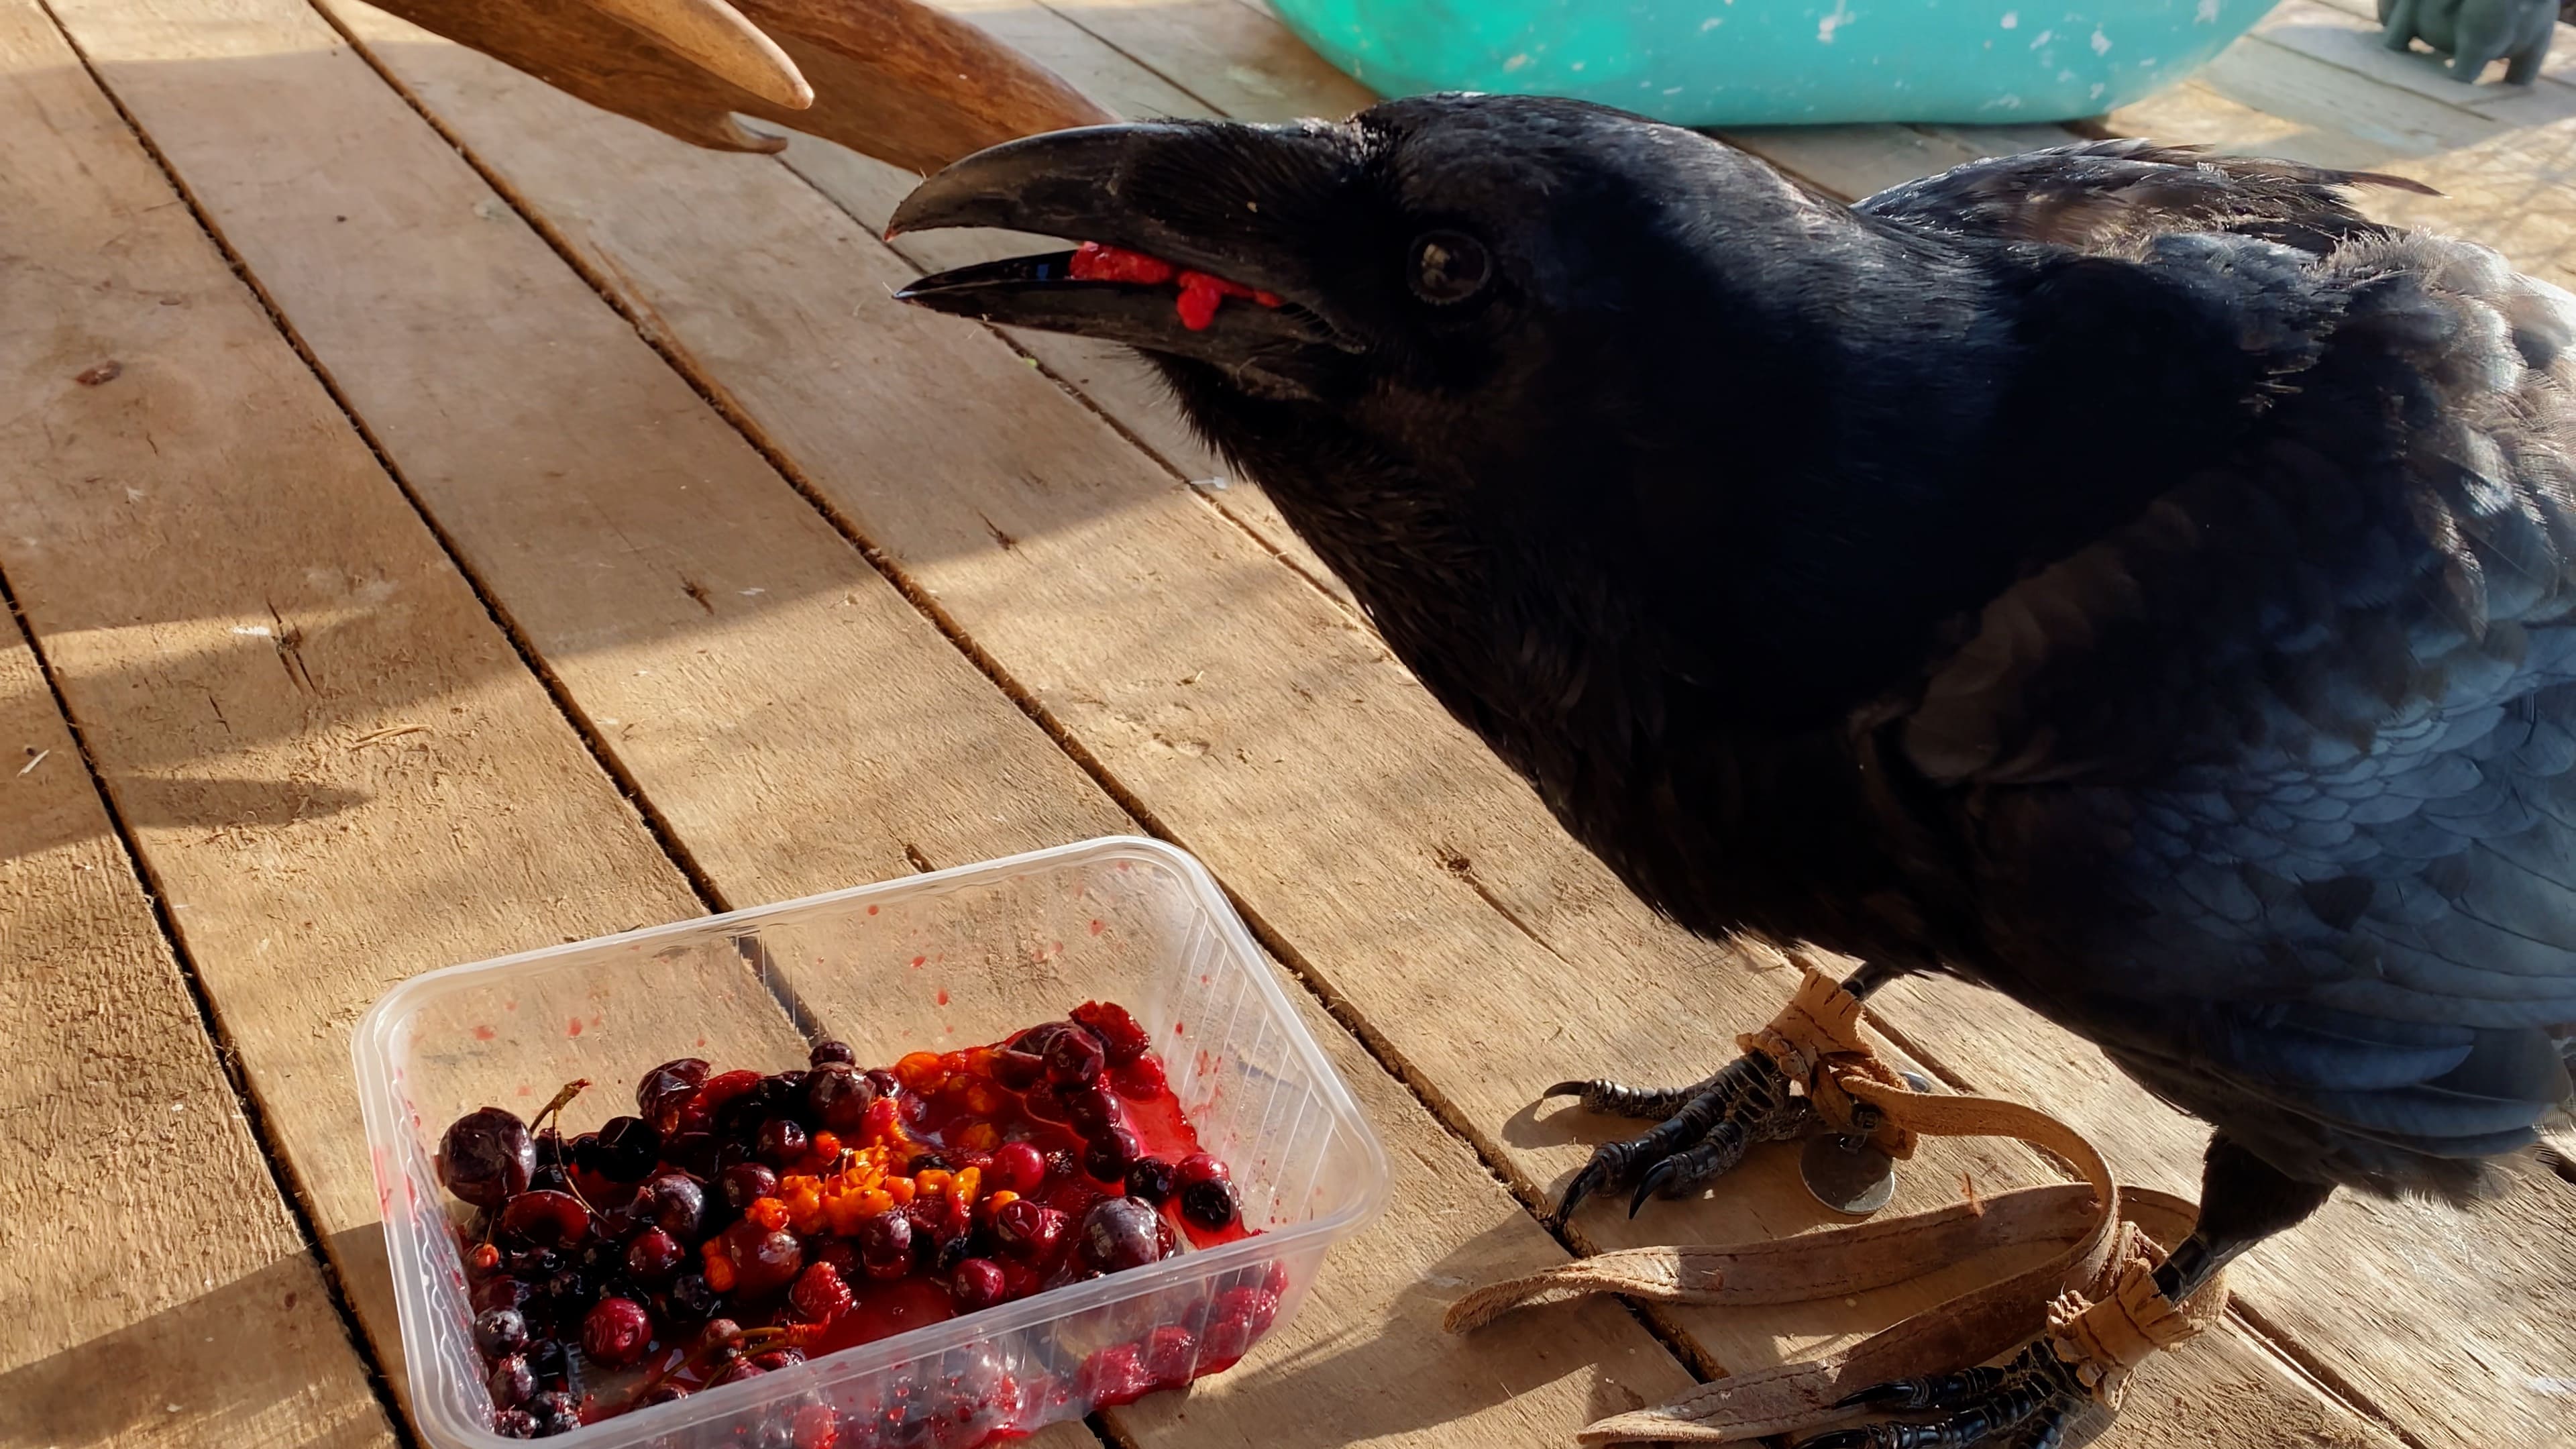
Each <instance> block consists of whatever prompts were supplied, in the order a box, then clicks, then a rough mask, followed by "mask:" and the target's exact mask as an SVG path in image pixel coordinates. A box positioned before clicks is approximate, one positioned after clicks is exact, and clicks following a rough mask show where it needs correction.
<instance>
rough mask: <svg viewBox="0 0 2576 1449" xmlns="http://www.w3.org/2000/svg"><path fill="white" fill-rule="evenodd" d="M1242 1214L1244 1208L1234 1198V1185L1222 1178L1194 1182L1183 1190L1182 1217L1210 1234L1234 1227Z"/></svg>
mask: <svg viewBox="0 0 2576 1449" xmlns="http://www.w3.org/2000/svg"><path fill="white" fill-rule="evenodd" d="M1241 1213H1242V1208H1241V1206H1240V1205H1239V1204H1238V1203H1237V1202H1236V1201H1235V1197H1234V1184H1233V1183H1230V1182H1228V1181H1226V1180H1225V1179H1224V1178H1222V1177H1212V1178H1209V1179H1208V1180H1207V1181H1205V1182H1194V1183H1191V1184H1190V1185H1189V1186H1187V1187H1185V1188H1182V1189H1181V1216H1182V1217H1183V1218H1185V1219H1187V1220H1188V1221H1189V1222H1191V1223H1192V1224H1194V1225H1196V1226H1198V1227H1202V1228H1205V1229H1207V1230H1208V1231H1210V1232H1215V1231H1217V1230H1218V1229H1220V1228H1230V1227H1232V1226H1234V1220H1235V1219H1236V1218H1237V1217H1238V1216H1240V1215H1241Z"/></svg>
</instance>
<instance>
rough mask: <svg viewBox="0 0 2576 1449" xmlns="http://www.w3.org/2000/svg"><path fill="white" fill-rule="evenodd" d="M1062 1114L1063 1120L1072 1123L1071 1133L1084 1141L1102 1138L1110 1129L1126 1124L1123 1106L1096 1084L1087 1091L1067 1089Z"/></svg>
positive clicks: (1101, 1085)
mask: <svg viewBox="0 0 2576 1449" xmlns="http://www.w3.org/2000/svg"><path fill="white" fill-rule="evenodd" d="M1064 1110H1065V1115H1066V1117H1068V1118H1069V1119H1071V1120H1072V1122H1073V1130H1074V1131H1076V1132H1079V1133H1081V1134H1082V1135H1083V1136H1085V1137H1099V1136H1102V1135H1103V1134H1105V1133H1107V1132H1108V1131H1109V1129H1110V1128H1112V1127H1117V1126H1122V1125H1124V1124H1125V1122H1126V1120H1127V1108H1126V1105H1125V1104H1124V1103H1121V1102H1120V1101H1119V1100H1118V1096H1117V1094H1116V1093H1114V1092H1112V1091H1110V1090H1109V1088H1108V1087H1107V1086H1105V1085H1103V1084H1101V1083H1099V1082H1094V1083H1092V1084H1091V1085H1090V1086H1087V1087H1070V1088H1067V1089H1066V1090H1065V1092H1064Z"/></svg>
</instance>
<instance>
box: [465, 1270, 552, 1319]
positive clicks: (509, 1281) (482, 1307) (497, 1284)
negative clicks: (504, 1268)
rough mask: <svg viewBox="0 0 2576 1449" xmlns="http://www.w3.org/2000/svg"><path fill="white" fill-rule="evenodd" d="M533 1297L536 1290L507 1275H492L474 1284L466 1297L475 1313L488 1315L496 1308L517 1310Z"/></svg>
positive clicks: (523, 1281) (513, 1276)
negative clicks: (472, 1289)
mask: <svg viewBox="0 0 2576 1449" xmlns="http://www.w3.org/2000/svg"><path fill="white" fill-rule="evenodd" d="M535 1296H536V1290H535V1289H533V1288H530V1287H529V1286H528V1284H527V1281H526V1280H525V1279H522V1278H519V1277H517V1276H515V1275H513V1274H509V1273H495V1274H493V1275H492V1276H491V1277H489V1278H486V1279H484V1280H483V1281H482V1282H480V1283H477V1284H475V1285H474V1291H473V1292H472V1293H471V1294H469V1295H467V1297H468V1300H469V1301H470V1302H472V1303H473V1305H474V1311H475V1312H477V1313H489V1312H491V1311H493V1310H494V1309H498V1308H517V1307H519V1306H521V1305H523V1304H525V1303H526V1302H527V1301H528V1300H529V1299H530V1298H533V1297H535Z"/></svg>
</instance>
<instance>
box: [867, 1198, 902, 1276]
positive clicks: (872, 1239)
mask: <svg viewBox="0 0 2576 1449" xmlns="http://www.w3.org/2000/svg"><path fill="white" fill-rule="evenodd" d="M858 1239H859V1266H860V1267H862V1268H864V1269H866V1270H867V1274H868V1276H869V1277H871V1278H887V1279H892V1278H900V1277H902V1276H903V1275H904V1274H906V1273H909V1272H911V1271H912V1220H911V1219H910V1218H907V1217H905V1216H904V1215H903V1214H902V1213H901V1212H900V1211H896V1212H883V1213H879V1214H877V1215H876V1216H875V1217H872V1218H869V1219H868V1220H866V1221H865V1222H862V1223H860V1224H859V1231H858Z"/></svg>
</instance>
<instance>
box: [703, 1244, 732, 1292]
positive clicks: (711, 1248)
mask: <svg viewBox="0 0 2576 1449" xmlns="http://www.w3.org/2000/svg"><path fill="white" fill-rule="evenodd" d="M698 1255H699V1257H700V1258H701V1259H703V1260H704V1262H705V1272H706V1279H707V1286H708V1287H710V1288H712V1289H714V1290H715V1291H717V1292H718V1293H731V1292H732V1291H733V1285H734V1282H735V1275H734V1271H733V1255H732V1254H730V1253H728V1252H726V1251H725V1241H724V1239H722V1238H720V1237H719V1238H709V1239H707V1241H706V1245H705V1246H704V1247H702V1248H700V1249H699V1253H698Z"/></svg>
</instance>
